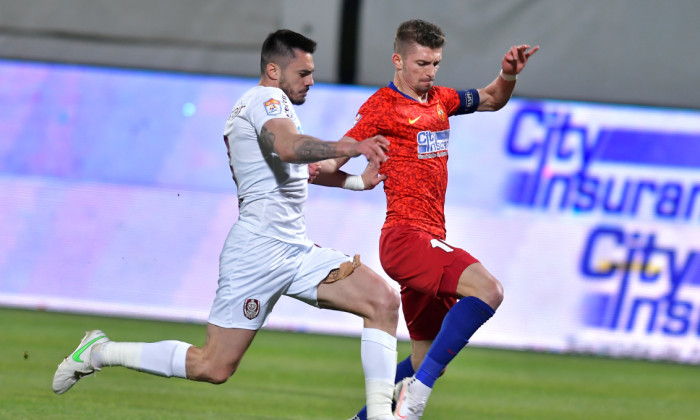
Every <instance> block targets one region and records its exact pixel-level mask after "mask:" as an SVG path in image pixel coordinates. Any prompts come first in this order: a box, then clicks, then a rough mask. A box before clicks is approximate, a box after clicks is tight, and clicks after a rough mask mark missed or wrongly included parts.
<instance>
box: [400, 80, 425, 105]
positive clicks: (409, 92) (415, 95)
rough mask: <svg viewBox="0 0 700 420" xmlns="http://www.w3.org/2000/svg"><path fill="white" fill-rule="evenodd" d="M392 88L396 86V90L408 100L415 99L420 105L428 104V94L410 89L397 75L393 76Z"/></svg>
mask: <svg viewBox="0 0 700 420" xmlns="http://www.w3.org/2000/svg"><path fill="white" fill-rule="evenodd" d="M394 86H396V89H398V90H399V92H401V93H403V94H404V95H406V96H408V97H410V98H413V99H415V100H416V101H418V102H420V103H425V102H428V92H425V93H420V92H417V91H416V90H415V89H412V88H411V86H410V85H409V84H408V83H406V82H404V81H403V80H402V79H401V78H400V77H399V75H398V74H397V75H395V76H394Z"/></svg>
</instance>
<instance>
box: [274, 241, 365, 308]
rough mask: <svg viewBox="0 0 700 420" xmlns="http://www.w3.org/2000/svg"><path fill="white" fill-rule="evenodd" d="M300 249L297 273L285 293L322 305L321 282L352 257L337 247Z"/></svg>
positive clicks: (308, 302)
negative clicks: (319, 294)
mask: <svg viewBox="0 0 700 420" xmlns="http://www.w3.org/2000/svg"><path fill="white" fill-rule="evenodd" d="M300 249H301V252H300V253H299V255H298V256H297V257H296V259H295V262H294V264H295V265H296V267H297V270H296V274H295V276H294V280H293V282H292V283H291V285H290V286H289V288H288V289H287V290H286V291H285V295H287V296H290V297H293V298H295V299H298V300H300V301H302V302H304V303H307V304H309V305H312V306H316V307H322V306H321V305H320V304H319V296H318V288H319V284H320V283H321V282H322V281H323V280H325V279H326V277H328V275H329V274H330V273H331V271H334V270H337V269H338V268H339V267H340V266H341V264H343V263H351V262H352V258H351V257H350V256H348V255H345V254H343V253H342V252H340V251H337V250H335V249H332V248H323V247H320V246H316V245H312V246H308V247H303V248H300Z"/></svg>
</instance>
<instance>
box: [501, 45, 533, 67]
mask: <svg viewBox="0 0 700 420" xmlns="http://www.w3.org/2000/svg"><path fill="white" fill-rule="evenodd" d="M539 49H540V46H539V45H537V46H535V47H530V46H529V45H527V44H522V45H517V46H516V45H514V46H512V47H510V50H509V51H508V52H507V53H506V54H505V55H504V56H503V60H502V61H501V67H502V68H503V73H505V74H518V73H520V72H521V71H522V70H523V68H525V64H527V60H528V59H529V58H530V57H531V56H532V54H534V53H536V52H537V50H539Z"/></svg>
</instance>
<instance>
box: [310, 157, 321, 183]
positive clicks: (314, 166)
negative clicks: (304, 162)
mask: <svg viewBox="0 0 700 420" xmlns="http://www.w3.org/2000/svg"><path fill="white" fill-rule="evenodd" d="M322 164H323V163H322V162H315V163H309V184H312V183H313V182H314V180H316V177H317V176H318V174H320V173H321V166H322Z"/></svg>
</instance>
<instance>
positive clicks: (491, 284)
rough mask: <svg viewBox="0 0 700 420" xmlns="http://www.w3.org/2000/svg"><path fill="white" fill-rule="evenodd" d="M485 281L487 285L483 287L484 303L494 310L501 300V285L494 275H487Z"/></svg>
mask: <svg viewBox="0 0 700 420" xmlns="http://www.w3.org/2000/svg"><path fill="white" fill-rule="evenodd" d="M489 277H490V278H489V279H488V281H487V283H486V284H487V286H486V287H485V289H486V290H485V295H486V300H485V301H486V303H488V304H489V305H490V306H491V307H492V308H493V309H494V310H495V309H498V307H499V306H501V303H502V302H503V285H502V284H501V282H500V281H498V279H497V278H495V277H494V276H489Z"/></svg>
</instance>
